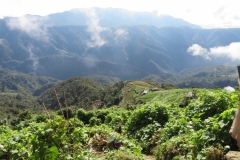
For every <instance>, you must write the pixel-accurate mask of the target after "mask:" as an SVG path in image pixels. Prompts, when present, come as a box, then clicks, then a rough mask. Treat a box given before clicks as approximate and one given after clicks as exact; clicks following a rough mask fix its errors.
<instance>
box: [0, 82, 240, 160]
mask: <svg viewBox="0 0 240 160" xmlns="http://www.w3.org/2000/svg"><path fill="white" fill-rule="evenodd" d="M83 84H84V85H83ZM71 86H75V89H80V90H81V89H83V91H85V93H87V95H89V97H87V98H90V100H92V101H93V100H95V99H91V94H93V93H96V90H95V89H98V90H99V91H100V90H101V92H102V93H104V95H106V94H107V95H108V96H101V95H98V94H96V95H95V96H99V97H97V98H98V99H99V100H101V102H104V106H102V107H100V108H97V107H96V106H95V107H92V108H89V107H85V108H84V107H81V106H80V105H79V106H78V104H79V103H72V104H71V103H70V102H71V101H70V100H69V99H68V98H69V96H70V95H71V93H76V94H77V92H74V91H76V90H71ZM84 86H85V88H84ZM87 86H88V87H87ZM53 87H54V88H55V90H56V92H57V93H61V92H63V89H62V90H61V87H62V88H64V90H65V97H66V99H64V93H62V96H63V97H62V96H60V94H58V96H59V101H60V103H62V110H58V111H57V112H53V111H50V110H49V109H48V112H46V111H45V113H42V114H37V115H36V114H32V113H30V112H29V111H25V112H22V111H21V112H19V113H16V118H15V119H10V118H9V119H5V120H4V121H2V122H1V124H2V125H1V126H0V158H2V159H52V160H54V159H99V160H100V159H109V160H110V159H113V157H114V159H119V160H120V159H121V160H122V159H126V160H127V159H139V160H141V159H145V157H146V155H149V154H150V155H152V156H154V157H156V159H159V160H168V159H169V160H171V159H199V160H200V159H212V160H219V159H223V157H224V154H225V153H226V152H227V151H229V150H236V149H237V146H236V142H235V141H233V140H232V139H231V137H230V135H229V133H228V132H229V130H230V127H231V124H232V121H233V118H234V115H235V112H236V107H237V106H238V93H237V92H227V91H224V90H222V89H192V88H191V89H170V90H164V89H163V88H160V87H159V86H158V87H159V88H158V89H156V88H157V84H154V83H147V82H142V81H129V82H122V81H120V82H118V83H116V84H113V85H110V86H108V87H104V86H102V85H99V84H98V83H97V82H95V81H91V80H89V79H87V78H71V79H69V80H67V81H65V83H64V82H59V83H58V84H57V85H55V86H53ZM153 88H155V90H153ZM51 89H52V88H49V89H47V90H46V91H45V92H43V94H44V93H48V92H50V90H51ZM145 89H147V90H149V92H148V93H146V94H141V93H142V91H143V90H145ZM151 89H152V90H151ZM150 90H151V91H150ZM190 93H191V94H190ZM8 94H9V95H11V96H17V94H15V93H11V94H10V93H8ZM73 95H74V94H73ZM189 95H192V96H189ZM52 96H55V95H52ZM46 98H47V97H46ZM61 98H63V99H61ZM131 98H133V99H134V100H133V99H132V101H131ZM18 99H21V96H18ZM116 99H117V100H116ZM66 100H67V103H68V105H67V106H68V107H66V106H65V105H64V104H65V102H64V101H66ZM140 100H141V101H142V104H140V103H138V102H139V101H140ZM107 101H109V102H111V106H108V105H107V103H106V102H107ZM115 102H116V103H115ZM56 103H58V102H56ZM183 103H184V105H182V104H183ZM46 104H47V103H46ZM96 104H97V103H96ZM126 104H128V105H126ZM117 105H118V106H117ZM56 106H57V107H59V106H58V104H56ZM131 106H132V107H131ZM42 109H44V108H43V107H42ZM44 110H45V109H44Z"/></svg>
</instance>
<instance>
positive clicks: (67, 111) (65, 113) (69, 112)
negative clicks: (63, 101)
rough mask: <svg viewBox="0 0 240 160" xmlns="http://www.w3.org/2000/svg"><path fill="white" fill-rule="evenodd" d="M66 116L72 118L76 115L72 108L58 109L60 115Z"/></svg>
mask: <svg viewBox="0 0 240 160" xmlns="http://www.w3.org/2000/svg"><path fill="white" fill-rule="evenodd" d="M62 114H63V116H64V118H65V119H70V118H73V117H74V114H73V111H72V109H63V110H59V111H58V115H62Z"/></svg>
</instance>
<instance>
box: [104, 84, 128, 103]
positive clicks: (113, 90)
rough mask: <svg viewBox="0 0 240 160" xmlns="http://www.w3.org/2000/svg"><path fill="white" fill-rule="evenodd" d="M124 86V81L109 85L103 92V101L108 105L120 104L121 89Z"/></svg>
mask: <svg viewBox="0 0 240 160" xmlns="http://www.w3.org/2000/svg"><path fill="white" fill-rule="evenodd" d="M123 87H124V82H123V81H120V82H117V83H115V84H114V85H111V86H108V87H107V88H106V89H105V90H104V91H103V94H102V98H101V99H102V101H103V102H104V103H105V104H106V106H107V107H110V106H113V105H118V104H119V103H120V101H121V100H122V96H121V90H122V88H123Z"/></svg>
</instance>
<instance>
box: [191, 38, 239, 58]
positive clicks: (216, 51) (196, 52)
mask: <svg viewBox="0 0 240 160" xmlns="http://www.w3.org/2000/svg"><path fill="white" fill-rule="evenodd" d="M187 51H188V52H189V53H191V54H192V55H193V56H202V57H204V58H205V59H209V60H210V59H212V58H213V57H226V58H230V59H231V60H233V61H234V60H240V54H239V53H240V42H233V43H231V44H230V45H228V46H219V47H213V48H210V49H209V50H208V49H206V48H202V47H201V46H200V45H198V44H193V45H192V46H191V47H189V48H188V50H187Z"/></svg>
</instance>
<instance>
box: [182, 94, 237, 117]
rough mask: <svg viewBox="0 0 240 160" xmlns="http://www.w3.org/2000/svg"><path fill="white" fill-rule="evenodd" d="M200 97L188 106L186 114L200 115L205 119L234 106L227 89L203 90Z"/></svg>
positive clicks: (190, 115) (189, 115) (191, 115)
mask: <svg viewBox="0 0 240 160" xmlns="http://www.w3.org/2000/svg"><path fill="white" fill-rule="evenodd" d="M199 97H200V99H199V100H196V101H194V102H193V103H191V104H190V105H188V106H187V108H186V113H185V114H186V115H187V116H188V117H199V118H201V119H202V120H204V119H206V118H208V117H213V116H214V115H215V114H219V113H222V112H223V111H225V110H226V109H229V108H231V107H233V106H231V104H232V103H231V95H230V94H229V93H227V91H225V92H216V93H214V92H205V93H204V92H203V93H202V94H201V95H199Z"/></svg>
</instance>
